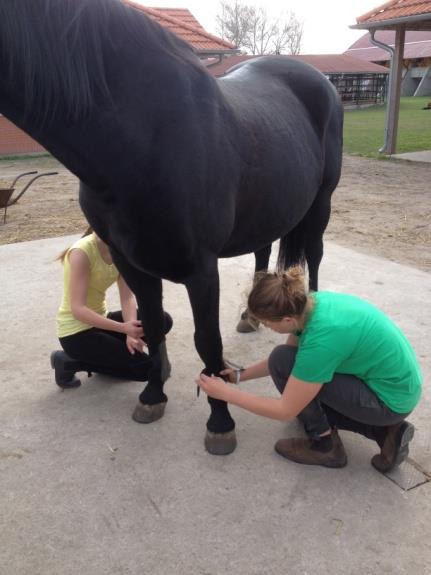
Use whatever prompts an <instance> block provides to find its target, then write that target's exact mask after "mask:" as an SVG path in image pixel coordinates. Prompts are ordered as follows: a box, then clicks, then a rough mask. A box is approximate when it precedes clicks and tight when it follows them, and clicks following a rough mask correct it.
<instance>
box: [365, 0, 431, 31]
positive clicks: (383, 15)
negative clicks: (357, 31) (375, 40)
mask: <svg viewBox="0 0 431 575" xmlns="http://www.w3.org/2000/svg"><path fill="white" fill-rule="evenodd" d="M427 14H429V19H430V25H431V0H390V1H389V2H385V4H381V5H380V6H377V8H374V9H373V10H370V11H369V12H367V13H366V14H363V15H362V16H358V18H356V21H357V23H358V25H365V24H368V25H374V26H373V27H376V25H377V24H378V23H379V22H381V23H387V22H388V21H390V20H399V19H409V20H411V21H414V20H419V18H421V17H422V16H426V15H427ZM415 17H416V18H415ZM423 26H424V29H425V28H426V27H427V24H424V25H423Z"/></svg>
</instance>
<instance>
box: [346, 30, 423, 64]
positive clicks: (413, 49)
mask: <svg viewBox="0 0 431 575" xmlns="http://www.w3.org/2000/svg"><path fill="white" fill-rule="evenodd" d="M375 37H376V40H379V41H380V42H383V44H388V45H389V46H395V32H394V31H393V30H377V32H376V36H375ZM344 53H345V54H348V55H349V56H353V57H354V58H359V59H361V60H368V61H369V62H387V61H389V59H390V57H389V54H388V52H386V50H382V48H379V47H377V46H374V45H373V44H372V43H371V41H370V35H369V34H368V32H367V33H366V34H364V35H363V36H361V37H360V38H359V40H356V42H355V43H354V44H352V45H351V46H350V48H349V49H348V50H346V51H345V52H344ZM418 58H431V32H428V31H422V32H416V31H407V32H406V39H405V44H404V59H405V60H416V59H418Z"/></svg>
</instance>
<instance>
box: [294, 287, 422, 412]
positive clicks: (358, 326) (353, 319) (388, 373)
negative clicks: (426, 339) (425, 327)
mask: <svg viewBox="0 0 431 575" xmlns="http://www.w3.org/2000/svg"><path fill="white" fill-rule="evenodd" d="M313 299H314V302H315V303H314V307H313V310H312V311H311V313H310V316H309V318H308V321H307V322H306V325H305V329H304V331H303V332H302V333H301V334H299V343H298V352H297V355H296V359H295V365H294V367H293V370H292V375H293V376H294V377H296V378H298V379H301V380H303V381H307V382H312V383H327V382H329V381H331V380H332V378H333V376H334V373H335V372H337V373H345V374H350V375H354V376H356V377H358V378H359V379H361V380H362V381H364V382H365V383H366V384H367V385H368V386H369V387H370V388H371V389H372V390H373V391H374V393H375V394H376V395H377V396H378V397H379V399H381V401H383V403H385V405H387V406H388V407H389V408H390V409H391V410H392V411H395V412H396V413H407V412H409V411H411V410H412V409H413V408H414V407H415V406H416V404H417V403H418V401H419V398H420V395H421V386H422V376H421V372H420V368H419V365H418V362H417V359H416V356H415V353H414V351H413V349H412V347H411V345H410V343H409V342H408V340H407V338H406V337H405V336H404V334H403V333H402V331H401V330H400V329H399V328H398V327H397V326H396V325H395V324H394V323H393V322H392V321H391V320H390V319H389V318H388V317H387V316H386V315H385V314H384V313H383V312H382V311H380V310H379V309H377V308H376V307H374V306H373V305H371V304H370V303H368V302H366V301H364V300H361V299H359V298H357V297H355V296H351V295H346V294H339V293H334V292H323V291H322V292H316V293H314V294H313Z"/></svg>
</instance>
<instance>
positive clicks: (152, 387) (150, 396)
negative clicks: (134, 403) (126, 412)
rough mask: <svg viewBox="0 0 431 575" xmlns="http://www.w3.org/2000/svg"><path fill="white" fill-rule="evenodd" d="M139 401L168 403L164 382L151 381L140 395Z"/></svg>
mask: <svg viewBox="0 0 431 575" xmlns="http://www.w3.org/2000/svg"><path fill="white" fill-rule="evenodd" d="M139 401H140V402H141V403H145V404H147V405H155V404H156V403H166V402H167V401H168V396H167V395H166V394H165V393H164V392H163V383H154V382H150V383H148V384H147V385H146V387H145V389H144V391H143V392H142V393H141V394H140V396H139Z"/></svg>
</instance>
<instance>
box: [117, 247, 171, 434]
mask: <svg viewBox="0 0 431 575" xmlns="http://www.w3.org/2000/svg"><path fill="white" fill-rule="evenodd" d="M111 252H112V256H113V259H114V262H115V264H116V266H117V268H118V270H119V271H120V273H121V275H122V276H123V277H124V279H125V281H126V283H127V285H128V286H129V287H130V289H131V290H132V291H133V293H134V294H135V297H136V301H137V303H138V309H139V318H140V319H141V321H142V326H143V329H144V333H145V339H146V342H147V345H148V354H149V357H150V360H151V366H150V369H149V372H148V383H147V385H146V386H145V388H144V390H143V391H142V393H141V394H140V396H139V402H138V404H137V406H136V408H135V411H134V412H133V415H132V417H133V419H134V420H135V421H137V422H138V423H152V422H153V421H156V420H157V419H160V418H161V417H162V416H163V414H164V411H165V407H166V403H167V401H168V398H167V396H166V394H165V393H164V391H163V386H164V383H165V382H166V380H167V379H168V378H169V376H170V373H171V366H170V363H169V359H168V354H167V351H166V341H165V330H164V327H165V325H164V324H165V321H164V312H163V306H162V281H161V279H159V278H156V277H153V276H150V275H148V274H146V273H144V272H141V271H140V270H137V269H136V268H134V267H132V266H130V265H129V263H128V262H127V261H126V260H125V258H124V257H123V256H121V255H120V254H118V253H117V252H115V250H113V249H111Z"/></svg>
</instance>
